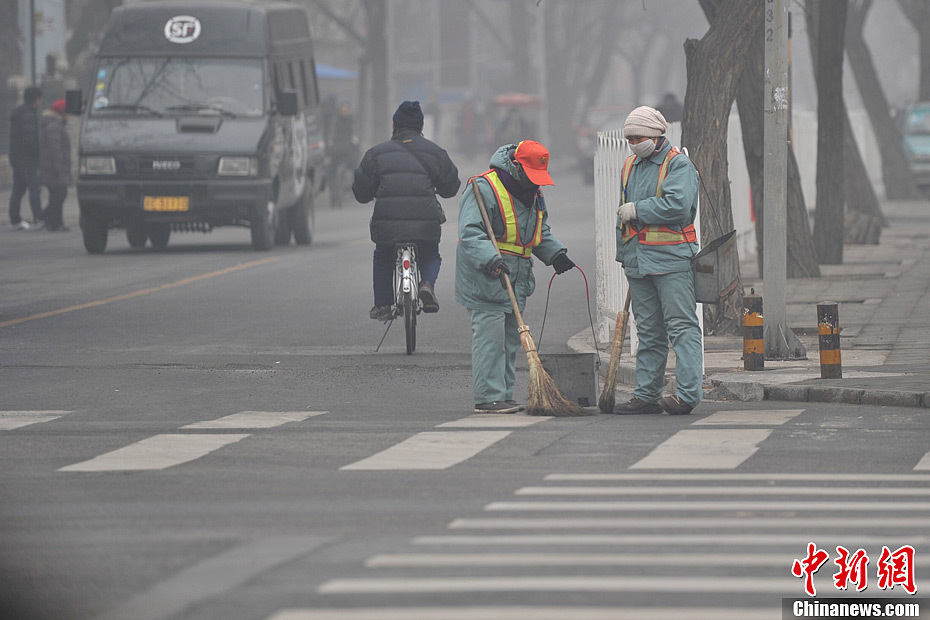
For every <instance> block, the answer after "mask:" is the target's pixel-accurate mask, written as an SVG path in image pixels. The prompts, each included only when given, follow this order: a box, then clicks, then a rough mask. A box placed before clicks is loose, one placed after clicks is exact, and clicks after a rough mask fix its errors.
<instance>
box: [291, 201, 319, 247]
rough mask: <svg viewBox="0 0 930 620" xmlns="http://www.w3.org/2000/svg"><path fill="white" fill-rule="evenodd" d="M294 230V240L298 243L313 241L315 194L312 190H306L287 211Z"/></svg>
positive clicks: (308, 243)
mask: <svg viewBox="0 0 930 620" xmlns="http://www.w3.org/2000/svg"><path fill="white" fill-rule="evenodd" d="M287 217H288V219H290V221H291V229H292V230H293V231H294V241H295V242H296V243H297V244H298V245H310V242H311V241H313V196H312V194H311V193H310V190H309V189H308V190H307V191H305V192H304V195H303V196H302V197H301V199H300V200H298V201H297V203H296V204H295V205H294V206H293V207H291V208H290V210H289V211H288V213H287Z"/></svg>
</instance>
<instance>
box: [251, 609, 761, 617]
mask: <svg viewBox="0 0 930 620" xmlns="http://www.w3.org/2000/svg"><path fill="white" fill-rule="evenodd" d="M777 613H778V611H777V610H774V609H770V610H766V609H765V608H759V607H753V608H739V607H729V608H721V607H687V608H683V607H527V606H519V607H516V606H514V607H510V606H502V607H474V606H468V607H361V608H351V609H344V608H339V609H333V608H320V609H282V610H281V611H278V612H277V613H275V614H274V615H273V616H271V617H270V618H268V619H267V620H488V619H491V620H566V618H571V620H769V619H770V618H773V617H774V616H773V614H777Z"/></svg>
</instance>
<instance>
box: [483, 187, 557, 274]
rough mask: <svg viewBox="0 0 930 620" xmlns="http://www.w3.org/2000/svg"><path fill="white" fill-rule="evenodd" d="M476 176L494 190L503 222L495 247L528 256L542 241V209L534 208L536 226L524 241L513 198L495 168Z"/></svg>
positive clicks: (506, 251)
mask: <svg viewBox="0 0 930 620" xmlns="http://www.w3.org/2000/svg"><path fill="white" fill-rule="evenodd" d="M478 176H480V177H483V178H484V179H485V180H486V181H487V182H488V183H489V184H490V185H491V189H492V190H494V197H495V198H497V208H498V209H499V210H500V213H501V221H502V222H503V223H504V233H503V234H502V235H501V236H500V237H498V238H497V249H498V250H500V251H501V252H503V253H505V254H512V255H514V256H522V257H523V258H529V257H530V256H531V255H532V254H533V248H534V247H536V246H537V245H539V244H540V243H541V242H542V228H543V227H542V221H543V212H542V209H538V208H537V209H536V226H535V228H534V229H533V234H532V235H531V236H530V239H529V241H527V242H526V243H524V242H523V240H522V239H520V228H519V226H518V225H517V213H516V211H514V207H513V198H512V197H511V196H510V192H508V191H507V188H506V187H504V184H503V183H502V182H501V180H500V177H498V176H497V172H496V171H495V170H488V171H487V172H485V173H483V174H479V175H478Z"/></svg>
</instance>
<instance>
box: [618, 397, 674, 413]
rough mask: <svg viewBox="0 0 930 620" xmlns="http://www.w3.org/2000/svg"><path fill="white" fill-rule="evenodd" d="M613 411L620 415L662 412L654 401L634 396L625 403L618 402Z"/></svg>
mask: <svg viewBox="0 0 930 620" xmlns="http://www.w3.org/2000/svg"><path fill="white" fill-rule="evenodd" d="M614 413H617V414H620V415H629V414H638V413H662V407H660V406H659V405H657V404H655V403H647V402H646V401H644V400H642V399H640V398H637V397H636V396H634V397H633V398H631V399H630V400H628V401H627V402H625V403H620V404H619V405H617V406H616V407H614Z"/></svg>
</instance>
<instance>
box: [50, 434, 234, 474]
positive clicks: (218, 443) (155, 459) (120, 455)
mask: <svg viewBox="0 0 930 620" xmlns="http://www.w3.org/2000/svg"><path fill="white" fill-rule="evenodd" d="M248 436H249V435H238V434H237V435H234V434H223V435H155V436H153V437H148V438H146V439H143V440H142V441H137V442H136V443H134V444H130V445H128V446H126V447H124V448H120V449H118V450H114V451H112V452H107V453H106V454H101V455H100V456H97V457H94V458H92V459H90V460H89V461H84V462H82V463H76V464H74V465H68V466H67V467H62V468H61V469H59V470H58V471H80V472H102V471H140V470H153V469H165V468H168V467H172V466H174V465H180V464H181V463H187V462H189V461H193V460H195V459H199V458H200V457H202V456H206V455H207V454H209V453H211V452H213V451H215V450H219V449H220V448H222V447H223V446H226V445H228V444H231V443H236V442H237V441H240V440H242V439H245V438H246V437H248Z"/></svg>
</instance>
